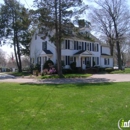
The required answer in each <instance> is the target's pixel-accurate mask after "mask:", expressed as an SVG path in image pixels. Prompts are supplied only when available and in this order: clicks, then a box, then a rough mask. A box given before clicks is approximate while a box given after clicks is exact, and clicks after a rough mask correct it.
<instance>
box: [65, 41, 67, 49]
mask: <svg viewBox="0 0 130 130" xmlns="http://www.w3.org/2000/svg"><path fill="white" fill-rule="evenodd" d="M65 49H67V40H65Z"/></svg>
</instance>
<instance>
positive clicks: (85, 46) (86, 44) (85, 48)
mask: <svg viewBox="0 0 130 130" xmlns="http://www.w3.org/2000/svg"><path fill="white" fill-rule="evenodd" d="M86 46H87V44H86V42H85V50H86Z"/></svg>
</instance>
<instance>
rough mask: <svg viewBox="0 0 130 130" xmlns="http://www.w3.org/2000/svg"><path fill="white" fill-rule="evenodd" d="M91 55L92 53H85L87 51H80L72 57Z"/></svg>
mask: <svg viewBox="0 0 130 130" xmlns="http://www.w3.org/2000/svg"><path fill="white" fill-rule="evenodd" d="M81 54H82V55H92V53H91V52H90V51H87V50H81V51H78V52H76V53H75V54H74V55H81Z"/></svg>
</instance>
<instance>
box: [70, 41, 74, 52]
mask: <svg viewBox="0 0 130 130" xmlns="http://www.w3.org/2000/svg"><path fill="white" fill-rule="evenodd" d="M70 49H72V50H73V49H74V43H73V41H70Z"/></svg>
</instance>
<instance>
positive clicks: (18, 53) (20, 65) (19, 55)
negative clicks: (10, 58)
mask: <svg viewBox="0 0 130 130" xmlns="http://www.w3.org/2000/svg"><path fill="white" fill-rule="evenodd" d="M16 39H17V55H18V61H19V68H18V71H19V72H22V63H21V54H20V48H19V42H18V36H17V34H16Z"/></svg>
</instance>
